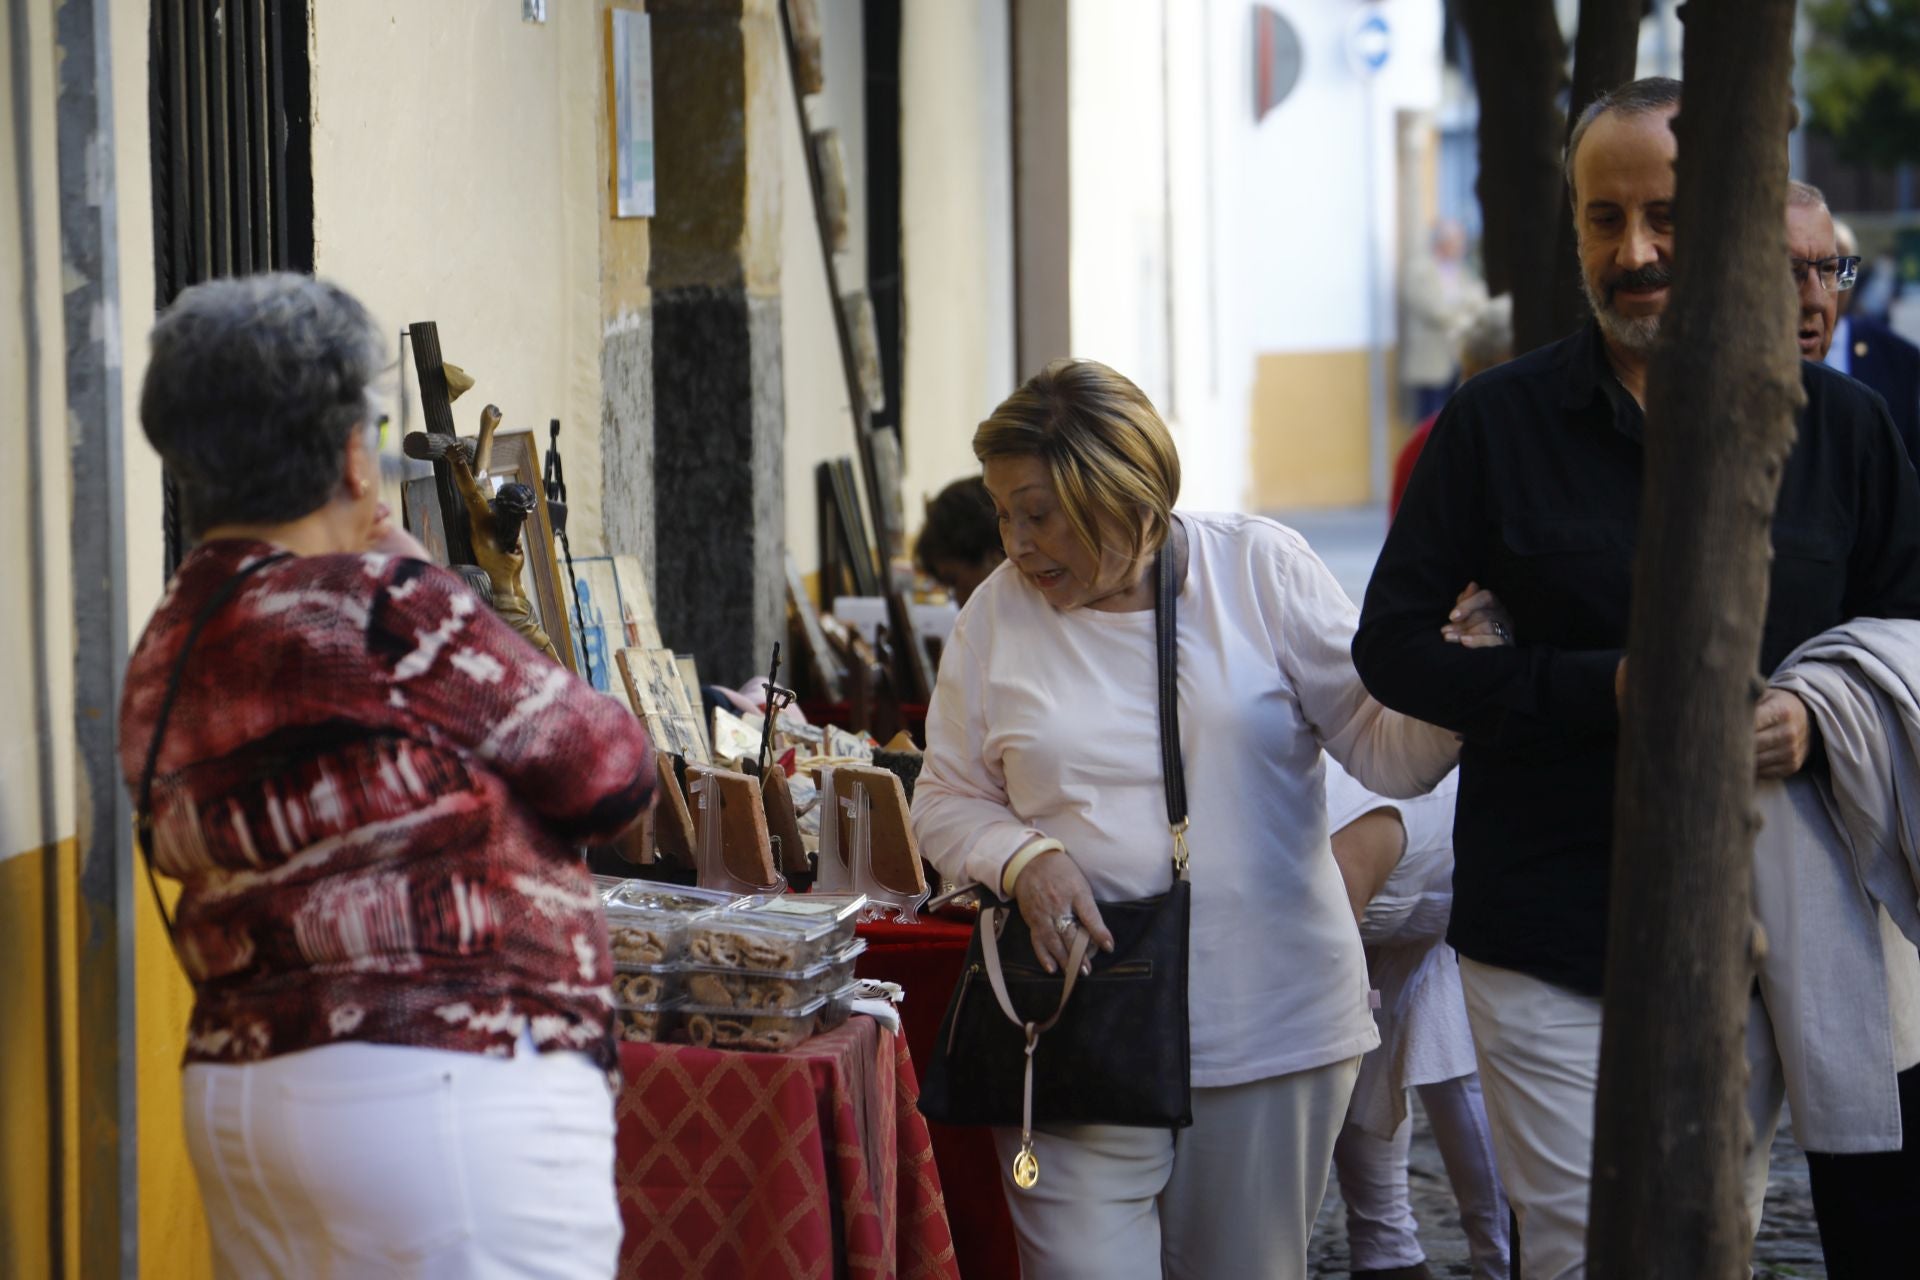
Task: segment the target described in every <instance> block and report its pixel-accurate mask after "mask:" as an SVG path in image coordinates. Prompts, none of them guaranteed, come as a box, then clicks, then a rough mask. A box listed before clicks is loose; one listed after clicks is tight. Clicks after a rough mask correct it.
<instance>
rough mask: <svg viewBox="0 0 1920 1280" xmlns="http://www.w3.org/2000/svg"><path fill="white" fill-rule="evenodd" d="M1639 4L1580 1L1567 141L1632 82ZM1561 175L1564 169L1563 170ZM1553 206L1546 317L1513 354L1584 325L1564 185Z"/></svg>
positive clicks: (1619, 0)
mask: <svg viewBox="0 0 1920 1280" xmlns="http://www.w3.org/2000/svg"><path fill="white" fill-rule="evenodd" d="M1640 15H1641V0H1580V29H1579V30H1578V31H1577V32H1576V33H1575V34H1574V38H1573V95H1572V97H1571V98H1570V99H1569V100H1568V104H1567V132H1566V137H1567V139H1568V140H1569V141H1571V139H1572V137H1573V126H1574V124H1575V123H1577V122H1578V121H1579V119H1580V113H1581V112H1583V111H1585V110H1586V109H1587V108H1588V106H1590V105H1591V104H1592V103H1593V100H1594V99H1595V98H1597V97H1599V96H1600V95H1601V94H1603V93H1606V92H1607V91H1608V90H1611V89H1617V88H1619V87H1620V86H1621V85H1623V84H1625V83H1627V82H1628V81H1629V80H1631V79H1633V72H1634V67H1635V65H1636V64H1637V63H1638V61H1639V56H1640ZM1563 172H1564V170H1563ZM1560 192H1561V194H1560V200H1559V203H1558V204H1557V205H1555V207H1554V212H1555V215H1556V225H1557V226H1558V227H1559V229H1560V231H1559V236H1558V238H1557V243H1558V247H1557V248H1556V249H1555V250H1554V254H1553V292H1552V295H1551V315H1550V317H1549V320H1548V327H1547V329H1546V330H1545V332H1543V333H1539V334H1528V335H1527V338H1526V340H1525V341H1524V342H1522V341H1521V340H1520V335H1519V334H1518V333H1516V334H1515V335H1514V337H1515V343H1514V354H1516V355H1518V354H1519V353H1520V352H1522V351H1531V350H1533V348H1535V347H1538V346H1544V345H1545V344H1547V343H1549V342H1553V341H1555V340H1556V339H1559V338H1564V337H1566V336H1567V335H1568V334H1569V333H1572V332H1573V331H1574V330H1575V329H1577V328H1579V327H1580V325H1581V324H1582V323H1584V322H1585V321H1586V318H1587V315H1588V314H1589V312H1588V308H1587V295H1586V293H1585V291H1583V290H1582V289H1581V287H1580V250H1579V244H1578V242H1577V239H1576V237H1575V234H1574V225H1573V219H1572V218H1571V217H1569V216H1568V205H1567V195H1566V182H1565V180H1564V178H1563V179H1562V181H1561V183H1560Z"/></svg>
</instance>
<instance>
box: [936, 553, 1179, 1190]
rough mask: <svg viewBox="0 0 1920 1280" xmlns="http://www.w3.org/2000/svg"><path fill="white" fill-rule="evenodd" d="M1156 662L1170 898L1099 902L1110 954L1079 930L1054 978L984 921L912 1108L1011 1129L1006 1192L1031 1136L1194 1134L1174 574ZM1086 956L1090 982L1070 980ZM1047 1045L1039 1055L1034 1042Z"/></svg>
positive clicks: (1159, 571)
mask: <svg viewBox="0 0 1920 1280" xmlns="http://www.w3.org/2000/svg"><path fill="white" fill-rule="evenodd" d="M1154 576H1155V583H1154V587H1155V601H1154V641H1155V646H1156V648H1157V651H1158V658H1159V683H1160V766H1161V772H1162V774H1163V781H1164V784H1165V787H1166V795H1167V825H1168V828H1169V829H1170V830H1171V832H1172V836H1173V841H1172V843H1173V853H1172V861H1173V886H1172V888H1170V889H1169V890H1168V891H1167V892H1165V893H1163V894H1160V895H1159V896H1157V897H1152V898H1139V899H1135V900H1133V901H1130V902H1102V903H1099V904H1098V905H1099V908H1100V918H1101V919H1102V920H1104V921H1105V922H1106V925H1107V928H1108V929H1109V930H1110V931H1111V932H1112V934H1113V941H1114V947H1113V951H1112V953H1111V954H1108V953H1104V952H1100V951H1098V950H1094V951H1092V952H1089V950H1088V936H1087V932H1086V930H1084V929H1081V930H1078V931H1076V935H1075V938H1074V943H1073V951H1072V955H1071V957H1070V958H1069V960H1068V963H1067V967H1066V968H1065V969H1064V970H1063V971H1062V972H1061V973H1059V974H1048V973H1047V972H1046V971H1045V970H1044V969H1042V968H1041V967H1040V963H1039V960H1038V959H1037V957H1036V954H1035V952H1034V949H1033V938H1032V935H1031V934H1030V933H1029V932H1028V928H1027V923H1026V920H1025V919H1024V918H1022V916H1021V915H1020V912H1019V910H1018V909H1017V908H1013V907H1006V906H994V907H989V908H986V909H984V910H982V911H981V913H980V923H979V924H978V925H976V926H975V927H974V931H973V940H972V941H971V942H970V943H969V944H968V945H967V963H966V970H965V972H964V973H962V975H961V978H960V985H959V986H958V987H956V988H955V989H954V993H953V998H952V1000H951V1001H949V1002H948V1004H947V1014H946V1017H945V1019H944V1020H942V1022H941V1024H940V1043H941V1049H940V1050H939V1051H938V1052H936V1054H935V1056H934V1059H933V1061H932V1062H931V1063H930V1064H929V1065H928V1069H927V1079H926V1084H925V1086H924V1088H923V1089H922V1090H921V1093H920V1110H921V1112H922V1113H924V1114H925V1115H926V1116H927V1117H928V1118H929V1119H932V1120H937V1121H940V1122H942V1123H945V1124H985V1125H1001V1126H1012V1125H1016V1124H1017V1125H1019V1126H1020V1153H1019V1155H1018V1156H1016V1157H1015V1159H1014V1162H1013V1179H1014V1182H1015V1183H1016V1184H1017V1185H1019V1186H1022V1187H1031V1186H1033V1185H1034V1184H1035V1183H1036V1182H1038V1181H1039V1179H1040V1165H1039V1161H1038V1160H1036V1159H1035V1158H1034V1154H1033V1126H1034V1124H1035V1122H1036V1121H1037V1122H1038V1123H1041V1124H1115V1125H1129V1126H1137V1127H1140V1128H1168V1129H1180V1128H1185V1127H1186V1126H1188V1125H1190V1124H1192V1123H1193V1103H1192V1081H1191V1073H1190V1070H1189V1064H1188V1054H1189V1049H1190V1045H1189V1041H1188V1035H1187V930H1188V922H1189V918H1190V916H1191V910H1192V903H1191V894H1192V887H1191V886H1190V885H1189V884H1188V883H1187V837H1186V832H1187V785H1186V771H1185V768H1184V766H1183V765H1182V763H1181V759H1180V715H1179V705H1178V687H1177V686H1176V684H1175V679H1174V677H1175V656H1176V654H1175V647H1174V629H1175V628H1174V623H1175V616H1174V615H1175V593H1174V584H1173V566H1172V565H1171V564H1169V563H1168V556H1167V554H1166V552H1165V551H1164V550H1162V552H1161V553H1160V555H1159V557H1158V558H1157V559H1156V560H1155V563H1154ZM1088 955H1091V957H1092V971H1091V972H1090V973H1089V974H1088V975H1087V976H1085V977H1082V976H1081V975H1080V965H1081V961H1082V960H1083V959H1085V958H1086V957H1087V956H1088ZM1042 1035H1044V1036H1045V1037H1046V1041H1045V1047H1044V1048H1042V1047H1041V1037H1042Z"/></svg>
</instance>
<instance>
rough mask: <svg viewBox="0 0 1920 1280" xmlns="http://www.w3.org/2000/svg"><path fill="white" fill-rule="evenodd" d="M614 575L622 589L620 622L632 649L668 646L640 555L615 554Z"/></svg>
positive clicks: (626, 645) (629, 647) (627, 643)
mask: <svg viewBox="0 0 1920 1280" xmlns="http://www.w3.org/2000/svg"><path fill="white" fill-rule="evenodd" d="M613 577H614V581H615V582H616V583H617V584H618V585H619V588H620V625H621V630H622V632H623V633H624V635H625V637H626V642H625V644H624V645H623V646H621V647H624V648H628V649H664V648H666V647H667V646H666V643H665V642H664V641H663V640H661V639H660V623H659V621H658V620H657V619H656V618H655V616H654V612H653V593H652V592H650V591H648V590H647V575H646V573H645V572H644V571H642V569H641V568H640V557H639V556H614V557H613Z"/></svg>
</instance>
